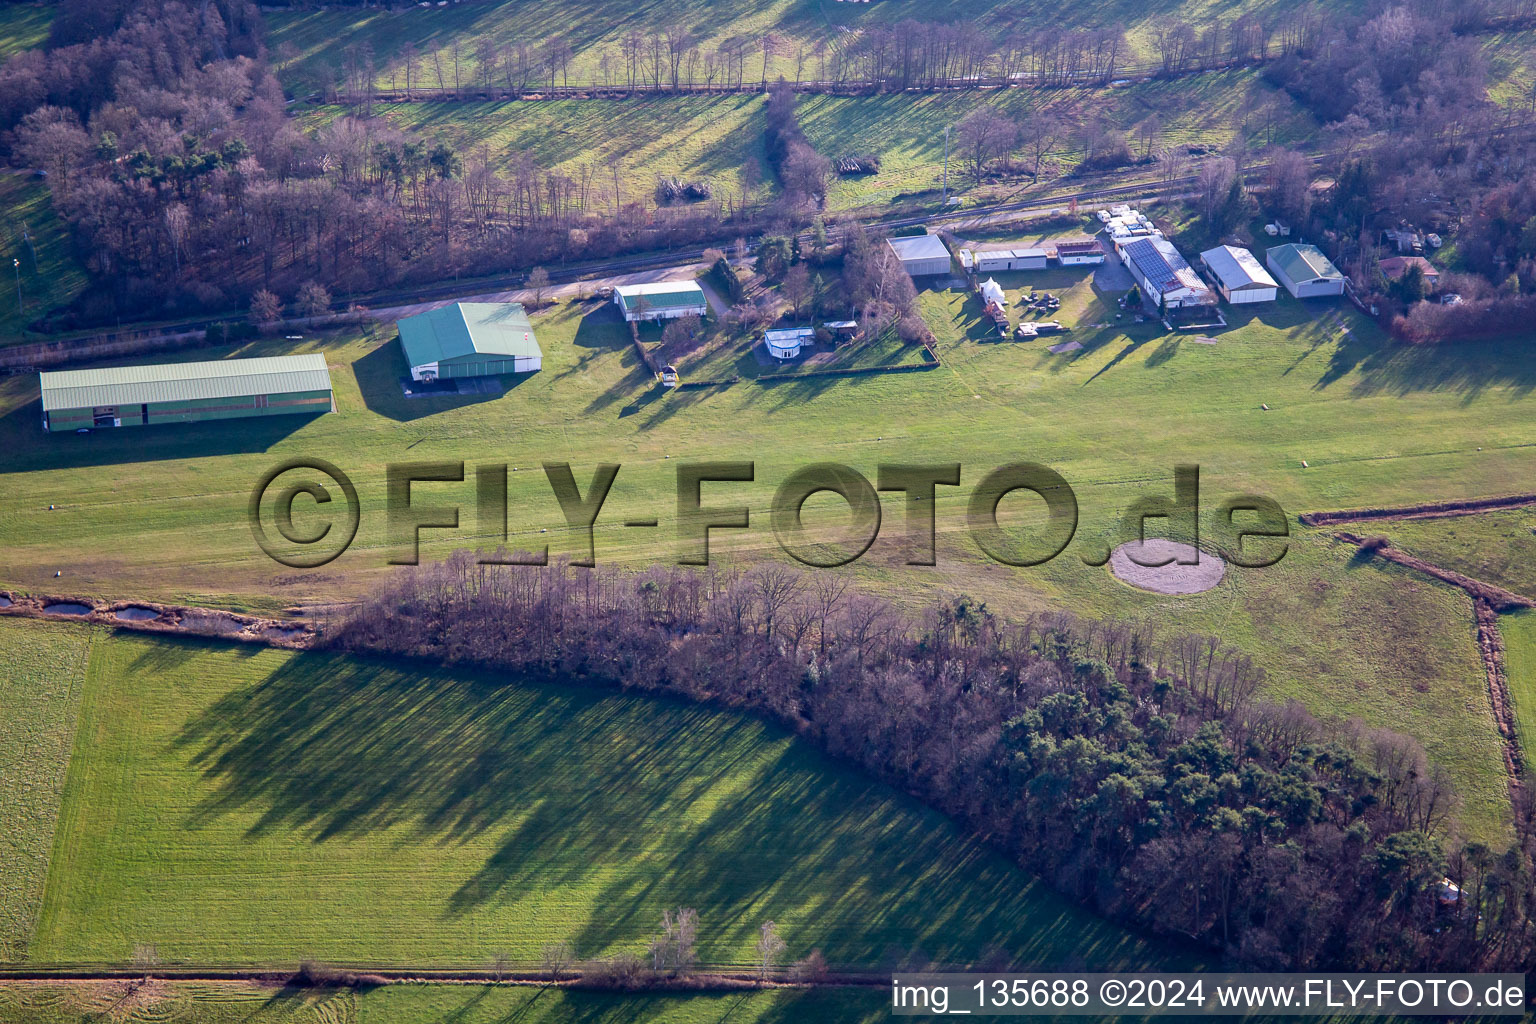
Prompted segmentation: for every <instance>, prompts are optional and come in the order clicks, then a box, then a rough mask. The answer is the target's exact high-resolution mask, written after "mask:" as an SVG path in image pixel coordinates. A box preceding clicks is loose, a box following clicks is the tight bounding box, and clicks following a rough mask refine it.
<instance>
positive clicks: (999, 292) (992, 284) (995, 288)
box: [981, 277, 1008, 306]
mask: <svg viewBox="0 0 1536 1024" xmlns="http://www.w3.org/2000/svg"><path fill="white" fill-rule="evenodd" d="M981 301H982V302H983V303H988V302H995V303H997V304H998V305H999V306H1006V305H1008V299H1007V298H1006V297H1005V296H1004V295H1003V286H1002V285H1000V284H998V283H997V282H996V281H994V280H993V279H992V278H990V277H989V278H987V279H986V280H985V281H983V282H981Z"/></svg>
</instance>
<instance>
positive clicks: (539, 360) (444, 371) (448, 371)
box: [399, 302, 544, 380]
mask: <svg viewBox="0 0 1536 1024" xmlns="http://www.w3.org/2000/svg"><path fill="white" fill-rule="evenodd" d="M399 329H400V347H401V348H402V349H403V350H404V351H405V362H406V365H407V366H409V367H410V368H411V379H412V380H449V379H452V378H457V377H494V376H499V375H501V374H506V373H533V372H534V371H536V370H538V369H540V368H541V367H542V366H543V365H544V353H543V350H541V349H540V348H539V341H538V339H537V338H535V337H534V336H533V325H532V324H531V323H529V321H528V312H527V310H525V309H523V306H522V303H519V302H455V303H453V304H452V305H448V306H443V307H441V308H440V309H433V310H429V311H427V312H425V313H421V314H418V315H416V316H408V317H406V318H405V319H404V320H401V321H400V323H399Z"/></svg>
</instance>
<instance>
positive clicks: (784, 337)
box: [763, 327, 816, 345]
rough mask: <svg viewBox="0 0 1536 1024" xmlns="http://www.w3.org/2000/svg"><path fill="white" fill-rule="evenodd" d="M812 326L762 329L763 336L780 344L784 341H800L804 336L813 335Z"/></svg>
mask: <svg viewBox="0 0 1536 1024" xmlns="http://www.w3.org/2000/svg"><path fill="white" fill-rule="evenodd" d="M815 335H816V328H814V327H781V328H779V329H778V330H776V331H764V332H763V337H764V338H767V339H768V340H769V341H771V342H773V343H774V344H776V345H778V344H782V343H784V342H786V341H800V340H802V339H805V338H811V337H815Z"/></svg>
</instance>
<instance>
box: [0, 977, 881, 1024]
mask: <svg viewBox="0 0 1536 1024" xmlns="http://www.w3.org/2000/svg"><path fill="white" fill-rule="evenodd" d="M124 988H125V987H124V986H123V985H120V984H104V985H94V986H83V985H81V986H71V987H69V988H63V987H46V986H22V985H5V984H3V983H0V1024H13V1022H18V1024H19V1022H22V1021H25V1022H26V1024H95V1022H98V1021H101V1020H102V1019H103V1014H105V1013H110V1012H116V1013H117V1014H120V1015H122V1016H123V1017H124V1018H125V1019H130V1020H142V1019H151V1020H154V1021H156V1022H158V1024H312V1022H314V1021H316V1020H320V1021H332V1022H336V1024H450V1022H451V1024H505V1022H507V1021H514V1020H515V1021H517V1022H518V1024H621V1022H626V1024H628V1022H641V1021H656V1022H661V1021H665V1022H667V1024H719V1022H721V1021H730V1022H731V1024H798V1022H803V1021H828V1022H832V1021H836V1022H837V1024H866V1022H868V1024H873V1022H875V1021H886V1020H889V1019H890V1009H889V1007H888V1005H887V1004H888V1002H889V997H888V996H887V994H886V993H885V992H884V990H883V989H879V988H875V989H809V990H807V989H786V990H780V991H772V992H742V993H730V994H719V993H706V994H681V995H666V994H660V993H654V992H652V993H645V994H641V995H624V994H620V993H605V992H572V991H563V990H560V989H546V988H538V987H534V986H517V987H512V986H500V987H493V986H478V985H390V986H387V987H384V988H375V989H371V990H367V991H361V992H354V991H351V990H346V989H343V990H340V991H335V990H323V989H322V990H304V989H278V988H256V987H251V986H248V985H242V984H230V985H212V984H177V983H166V982H162V983H157V984H155V985H154V986H152V987H151V988H150V989H149V990H148V991H146V992H144V993H142V994H139V995H136V996H134V997H131V998H130V999H127V1000H124ZM109 1019H117V1018H116V1017H112V1018H109Z"/></svg>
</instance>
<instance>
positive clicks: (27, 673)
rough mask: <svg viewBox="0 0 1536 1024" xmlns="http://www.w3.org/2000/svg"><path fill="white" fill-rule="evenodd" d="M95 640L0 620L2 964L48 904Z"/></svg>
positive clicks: (79, 632) (64, 628) (64, 629)
mask: <svg viewBox="0 0 1536 1024" xmlns="http://www.w3.org/2000/svg"><path fill="white" fill-rule="evenodd" d="M93 639H94V633H93V631H92V630H90V629H83V628H80V627H78V626H74V627H71V626H69V625H65V624H63V623H51V622H50V623H35V624H34V623H26V622H18V621H15V620H6V619H0V650H3V651H4V652H5V666H4V671H3V672H0V707H3V708H4V709H5V713H4V715H0V964H3V963H6V962H9V961H12V960H16V959H20V957H21V954H22V953H23V952H24V951H25V950H26V948H27V941H28V939H29V937H30V936H31V934H32V928H33V926H34V924H36V920H37V913H38V908H39V907H40V906H41V904H42V899H43V887H44V883H45V882H46V881H47V878H48V855H49V852H50V851H51V849H52V847H53V835H54V822H55V821H56V820H57V818H58V811H59V801H60V799H61V798H62V796H63V793H64V775H65V769H66V768H67V766H68V762H69V751H70V748H71V747H72V746H73V745H74V736H75V716H76V714H77V713H78V712H79V709H80V696H81V693H82V690H83V688H84V683H85V667H86V660H87V657H88V656H89V651H90V647H91V642H92V640H93ZM0 1007H3V1000H0Z"/></svg>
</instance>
